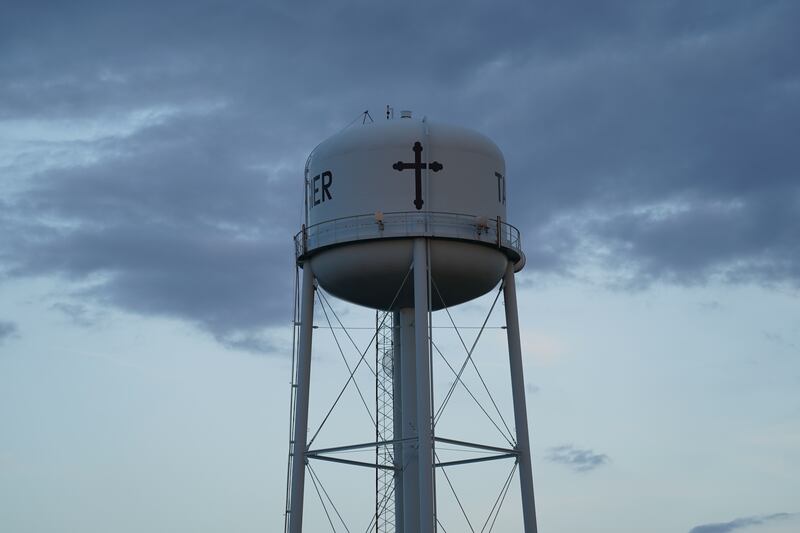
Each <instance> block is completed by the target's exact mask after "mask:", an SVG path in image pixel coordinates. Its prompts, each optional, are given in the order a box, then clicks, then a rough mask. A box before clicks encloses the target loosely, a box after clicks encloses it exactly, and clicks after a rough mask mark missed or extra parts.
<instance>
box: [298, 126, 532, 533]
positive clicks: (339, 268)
mask: <svg viewBox="0 0 800 533" xmlns="http://www.w3.org/2000/svg"><path fill="white" fill-rule="evenodd" d="M392 114H393V113H392ZM364 122H366V121H364ZM505 176H506V171H505V161H504V159H503V154H502V153H501V152H500V150H499V149H498V147H497V146H496V145H495V144H494V143H493V142H492V141H491V140H489V139H488V138H486V137H485V136H483V135H480V134H478V133H476V132H474V131H471V130H468V129H464V128H461V127H455V126H451V125H446V124H441V123H438V122H431V121H428V120H426V119H425V118H423V119H422V120H418V119H416V118H414V117H412V114H411V113H410V112H408V111H403V112H401V116H400V117H399V118H397V119H395V118H394V117H393V116H390V113H389V112H388V111H387V120H385V121H384V120H380V121H377V122H371V123H365V124H361V125H357V126H353V127H350V128H347V129H345V130H344V131H342V132H340V133H338V134H336V135H334V136H333V137H331V138H329V139H327V140H325V141H324V142H322V143H321V144H320V145H319V146H317V148H316V149H314V151H313V152H312V153H311V155H310V156H309V159H308V162H307V164H306V168H305V202H306V223H305V224H304V225H303V228H302V231H301V232H300V233H299V234H298V235H297V236H296V238H295V247H296V255H297V263H298V265H299V266H300V267H302V272H303V273H302V288H301V289H300V294H299V311H298V314H297V316H298V317H299V320H298V322H299V325H298V327H299V333H298V342H297V350H296V354H297V355H296V363H295V370H294V373H295V375H294V383H293V401H292V406H293V409H292V429H291V432H292V435H291V444H290V448H291V449H290V465H289V473H288V476H289V479H288V487H287V509H286V511H287V515H286V516H287V520H286V531H287V532H288V533H300V532H301V531H302V527H303V504H304V494H305V492H306V491H305V485H306V483H305V481H306V472H307V464H308V461H309V460H311V459H315V458H323V457H324V453H323V452H324V450H313V449H309V447H308V404H309V393H310V390H309V388H310V374H311V346H312V333H313V318H314V292H315V286H317V285H318V286H320V287H322V288H324V289H325V291H327V292H328V293H330V294H332V295H335V296H337V297H339V298H341V299H343V300H346V301H349V302H352V303H355V304H359V305H362V306H366V307H369V308H373V309H377V310H382V311H385V312H386V313H385V315H384V316H385V317H388V320H389V323H390V324H391V333H390V335H389V336H390V342H389V344H388V345H387V346H388V348H387V350H386V353H387V354H388V358H389V364H388V365H386V366H387V368H388V372H389V373H390V374H391V375H392V377H391V386H392V387H393V399H392V402H391V406H392V410H393V413H391V414H392V415H393V427H392V428H390V434H391V439H388V440H380V438H379V437H378V436H376V442H373V443H368V445H370V446H373V447H383V448H384V449H387V450H389V452H390V456H391V464H389V465H377V464H376V465H375V466H376V472H378V470H377V469H378V468H382V470H387V471H388V472H389V475H390V476H391V478H390V482H391V483H393V500H394V501H393V502H392V504H393V507H394V508H393V509H392V512H393V515H394V517H395V520H394V524H393V526H392V527H393V528H396V531H398V532H402V533H411V532H415V533H416V532H420V533H432V532H433V531H436V528H437V526H436V517H435V505H436V502H435V491H434V483H435V476H434V469H435V468H437V467H438V466H440V464H437V462H436V459H435V454H434V451H435V447H436V445H437V443H438V442H442V441H445V442H446V441H447V439H444V438H441V437H439V436H437V435H435V434H434V433H435V432H434V424H433V412H432V402H431V389H432V386H431V349H430V347H431V344H430V331H431V330H430V329H429V325H430V324H429V317H430V313H431V312H432V311H436V310H440V309H443V308H446V307H452V306H455V305H458V304H461V303H464V302H468V301H470V300H473V299H475V298H477V297H479V296H482V295H484V294H486V293H487V292H489V291H491V290H492V289H493V288H495V287H497V286H498V284H501V286H502V294H503V296H504V299H505V319H506V333H507V337H508V355H509V362H510V370H511V390H512V398H513V405H514V420H515V424H514V425H515V429H516V439H515V443H514V446H513V447H509V448H507V449H502V448H498V447H492V446H484V445H482V444H481V443H460V444H465V445H469V446H475V447H477V448H479V449H487V450H494V451H495V452H496V453H497V457H507V458H513V459H514V460H515V461H516V462H517V467H518V470H519V480H520V488H521V498H522V505H523V523H524V531H525V533H535V532H536V530H537V529H536V515H535V509H534V496H533V477H532V472H531V456H530V445H529V438H528V426H527V412H526V406H525V382H524V379H523V369H522V354H521V347H520V331H519V320H518V315H517V300H516V290H515V285H514V274H515V272H518V271H519V270H520V269H521V268H522V267H523V266H524V263H525V256H524V254H523V252H522V250H521V248H520V237H519V232H518V231H517V229H516V228H514V227H513V226H511V225H510V224H508V223H507V222H506V177H505ZM380 326H381V325H380V324H379V327H380ZM376 334H377V332H376ZM359 446H365V444H360V445H351V446H347V445H346V446H341V447H339V448H337V450H339V451H341V450H347V449H356V448H358V447H359ZM331 450H332V449H331ZM342 462H345V463H346V462H347V461H342ZM350 462H351V463H354V464H355V463H357V462H355V461H350ZM465 462H468V461H465ZM362 466H363V465H362ZM367 466H368V465H367ZM376 526H377V524H376ZM377 529H378V528H377V527H376V528H375V529H373V530H377Z"/></svg>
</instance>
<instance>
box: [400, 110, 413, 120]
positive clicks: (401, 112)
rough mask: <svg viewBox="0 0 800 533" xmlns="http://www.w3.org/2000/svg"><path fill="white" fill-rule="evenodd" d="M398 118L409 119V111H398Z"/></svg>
mask: <svg viewBox="0 0 800 533" xmlns="http://www.w3.org/2000/svg"><path fill="white" fill-rule="evenodd" d="M400 118H411V111H400Z"/></svg>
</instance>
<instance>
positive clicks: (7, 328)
mask: <svg viewBox="0 0 800 533" xmlns="http://www.w3.org/2000/svg"><path fill="white" fill-rule="evenodd" d="M18 331H19V328H17V325H16V324H15V323H13V322H9V321H7V320H0V344H2V343H3V342H4V341H5V340H6V339H10V338H13V337H17V336H18V335H19V333H18Z"/></svg>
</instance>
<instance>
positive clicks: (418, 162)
mask: <svg viewBox="0 0 800 533" xmlns="http://www.w3.org/2000/svg"><path fill="white" fill-rule="evenodd" d="M412 150H413V151H414V162H413V163H403V162H402V161H398V162H397V163H395V164H394V165H392V168H393V169H395V170H400V171H403V170H408V169H412V168H413V169H414V181H415V183H416V186H417V197H416V198H415V199H414V206H415V207H416V208H417V210H420V209H422V204H424V203H425V202H423V201H422V171H423V170H424V169H428V168H429V169H431V170H433V171H434V172H439V171H440V170H442V169H443V168H444V167H443V166H442V164H441V163H439V162H438V161H434V162H433V163H431V164H430V165H429V164H427V163H423V162H422V143H420V142H419V141H417V142H415V143H414V147H413V148H412Z"/></svg>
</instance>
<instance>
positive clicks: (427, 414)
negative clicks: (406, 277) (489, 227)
mask: <svg viewBox="0 0 800 533" xmlns="http://www.w3.org/2000/svg"><path fill="white" fill-rule="evenodd" d="M428 296H429V295H428V246H427V242H426V240H425V239H423V238H417V239H414V337H415V343H414V344H415V352H416V360H417V433H418V435H419V438H418V442H419V450H418V452H419V529H418V530H417V531H418V532H419V533H433V531H434V523H433V518H434V517H433V508H434V505H433V494H434V492H433V435H432V427H431V359H430V353H429V349H428V346H429V342H428V307H429V306H428ZM408 526H409V525H408V523H406V529H408Z"/></svg>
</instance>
